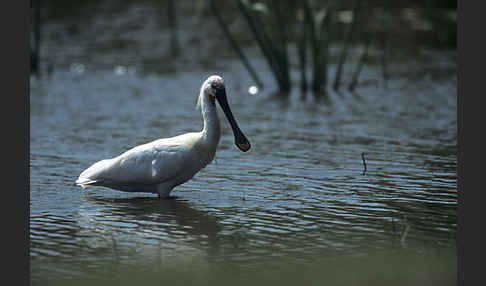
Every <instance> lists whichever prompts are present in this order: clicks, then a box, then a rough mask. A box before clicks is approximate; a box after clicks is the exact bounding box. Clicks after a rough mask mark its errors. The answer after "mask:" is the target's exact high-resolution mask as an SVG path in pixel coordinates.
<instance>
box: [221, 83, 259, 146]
mask: <svg viewBox="0 0 486 286" xmlns="http://www.w3.org/2000/svg"><path fill="white" fill-rule="evenodd" d="M216 99H217V100H218V102H219V105H220V106H221V108H222V109H223V112H224V114H225V115H226V118H227V119H228V121H229V123H230V125H231V128H232V129H233V134H234V135H235V145H236V147H238V148H239V149H240V150H241V151H243V152H246V151H248V150H250V147H251V145H250V141H248V139H246V137H245V135H244V134H243V132H242V131H241V130H240V128H239V127H238V123H236V120H235V118H234V116H233V113H232V112H231V109H230V107H229V104H228V99H227V98H226V90H225V89H224V88H218V89H217V90H216Z"/></svg>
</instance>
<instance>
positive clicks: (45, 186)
mask: <svg viewBox="0 0 486 286" xmlns="http://www.w3.org/2000/svg"><path fill="white" fill-rule="evenodd" d="M436 59H437V60H436V61H435V63H434V65H433V66H432V68H436V69H438V70H439V71H440V65H444V64H445V65H447V64H451V63H448V62H447V59H448V58H447V57H443V56H442V55H441V54H439V53H438V54H437V55H436ZM222 62H223V64H221V66H218V67H209V68H199V69H192V70H191V71H187V70H185V71H183V72H175V73H163V74H157V73H150V72H145V73H142V72H139V71H137V70H136V69H135V68H133V67H131V66H127V67H123V66H116V65H114V68H106V67H105V66H102V67H99V66H98V67H94V66H93V65H91V64H90V63H85V64H84V65H83V66H80V65H79V64H78V65H71V66H69V67H65V68H59V69H56V70H54V71H53V72H52V74H50V75H49V76H48V77H45V78H42V79H38V78H35V77H33V78H32V79H31V88H30V91H31V94H30V111H31V114H30V259H31V280H32V284H33V285H51V284H50V283H55V282H56V281H64V280H63V279H68V280H69V279H74V280H71V282H72V281H77V280H76V279H98V280H99V279H105V280H99V281H110V282H116V283H118V282H120V281H122V282H123V281H125V280H123V279H124V278H127V277H131V276H132V275H131V274H133V277H137V275H139V276H140V275H142V276H144V275H147V277H150V279H153V280H155V281H159V280H160V279H162V278H161V277H162V276H163V275H167V274H168V273H172V274H173V275H175V276H176V277H178V278H177V279H183V280H181V281H185V280H184V279H189V278H191V279H192V278H194V279H195V280H197V279H202V278H201V277H203V278H205V279H209V278H208V277H213V275H216V276H221V277H225V275H228V276H231V274H228V273H260V272H261V271H262V265H265V267H268V268H266V269H276V268H278V267H280V266H282V265H291V266H289V267H290V268H286V269H293V270H295V269H298V270H295V271H298V272H299V273H304V272H305V271H304V269H308V268H305V267H312V265H316V263H317V265H322V264H324V265H326V269H327V272H325V273H333V272H335V273H341V272H340V271H341V270H340V269H341V268H340V267H338V265H340V264H339V261H341V262H342V261H354V260H353V259H354V258H355V257H361V258H362V257H368V258H369V257H371V258H370V259H371V260H372V261H373V263H374V264H372V265H376V268H378V269H387V266H388V265H399V266H397V268H400V271H402V272H400V273H402V274H403V273H408V272H407V271H411V272H413V273H415V274H416V273H419V272H420V270H417V269H415V268H414V267H415V265H419V266H424V265H426V267H428V268H427V269H428V272H427V271H426V273H430V276H427V275H425V276H427V277H428V279H429V280H427V279H425V280H424V279H421V278H420V277H419V278H416V279H417V281H422V282H423V281H428V282H429V283H428V285H432V284H437V285H439V284H441V283H443V282H444V281H445V282H447V283H449V284H451V285H453V284H454V283H455V277H456V276H455V271H456V268H455V259H456V256H455V251H456V231H457V224H456V218H457V172H456V168H457V139H456V134H457V132H456V128H457V123H456V79H455V75H450V74H445V75H444V76H443V77H440V78H439V79H437V78H436V77H434V76H427V75H425V76H421V77H420V79H419V80H417V79H410V78H407V77H395V78H393V79H392V80H391V81H390V82H389V83H388V89H384V88H382V87H381V86H378V87H377V86H376V85H375V84H365V85H363V86H361V87H359V88H358V93H357V94H349V93H345V92H344V93H342V94H337V93H333V92H331V93H330V94H329V99H328V100H327V101H326V102H317V101H316V100H314V99H313V98H312V95H310V94H309V95H308V97H307V99H305V100H301V98H300V95H299V94H298V92H297V90H296V91H295V92H294V93H293V94H292V95H291V97H290V99H288V100H281V99H279V98H277V97H275V96H274V95H272V88H273V86H272V81H271V78H270V77H269V75H267V76H266V78H265V82H266V87H267V88H266V89H264V90H263V91H260V92H258V93H256V94H253V93H249V92H248V88H249V87H250V86H252V84H253V83H252V81H251V79H250V78H249V77H248V75H247V74H246V72H245V70H243V69H242V67H241V65H240V64H239V63H238V62H236V61H233V60H230V59H226V60H223V61H222ZM256 64H257V65H260V66H261V67H262V69H264V67H265V65H264V62H263V60H262V61H260V62H259V61H256ZM452 64H454V63H452ZM437 66H439V68H437ZM363 72H364V74H363V77H362V79H363V82H367V80H368V82H373V80H374V79H376V78H379V75H380V70H379V69H378V68H376V69H374V68H368V69H367V71H366V72H365V71H363ZM213 73H217V74H220V75H222V76H223V78H224V79H225V83H226V86H227V92H228V99H229V102H230V105H231V107H232V110H233V113H234V115H235V117H236V119H237V121H238V123H239V125H240V127H241V129H242V130H243V132H244V133H245V135H246V136H247V138H248V139H249V140H250V142H251V144H252V149H251V150H250V151H249V152H247V153H242V152H240V151H239V150H238V149H237V148H236V146H234V144H233V136H232V133H231V129H230V126H229V124H228V122H227V121H226V120H225V117H224V116H223V114H222V112H221V110H220V112H219V114H220V119H221V120H222V132H223V134H222V138H221V141H220V145H219V148H218V151H217V155H216V161H215V162H213V163H212V164H210V165H208V166H207V167H206V168H205V169H203V170H202V171H200V172H199V173H198V174H197V175H196V176H195V177H194V178H193V179H192V180H191V181H189V182H187V183H185V184H183V185H181V186H179V187H177V188H175V190H174V191H173V192H172V193H171V195H172V196H173V198H172V199H170V200H162V201H161V200H159V199H158V198H157V197H156V195H152V194H143V193H142V194H140V193H139V194H130V193H123V192H118V191H114V190H110V189H107V188H102V187H94V188H88V189H86V190H82V189H81V188H80V187H77V186H75V185H74V181H75V180H76V178H77V177H78V175H79V174H80V173H81V171H83V170H84V169H85V168H87V167H88V166H90V165H91V164H92V163H93V162H95V161H97V160H100V159H104V158H109V157H113V156H116V155H118V154H120V153H122V152H123V151H125V150H127V149H128V148H131V147H134V146H136V145H139V144H142V143H146V142H149V141H151V140H155V139H158V138H162V137H170V136H174V135H178V134H181V133H184V132H190V131H199V130H200V129H201V128H202V119H201V115H200V111H199V110H197V109H196V100H197V93H198V90H199V87H200V84H201V83H202V82H203V80H204V79H205V78H206V77H207V76H208V75H210V74H213ZM294 76H295V78H296V79H297V78H298V76H296V75H294ZM362 153H365V155H364V156H365V160H366V172H365V173H364V174H363V170H364V165H363V161H362V157H361V154H362ZM404 253H406V255H404ZM380 255H385V256H386V257H387V259H381V258H379V257H381V256H380ZM407 255H408V256H407ZM376 257H378V258H376ZM404 257H412V258H410V259H409V260H407V259H406V258H404ZM373 258H375V259H373ZM402 258H403V259H405V261H408V262H411V263H408V264H407V265H402V264H399V263H398V262H397V261H399V260H400V259H402ZM336 259H338V260H336ZM339 259H344V260H339ZM346 259H350V260H346ZM335 261H338V263H335ZM355 264H356V263H355ZM292 265H293V266H292ZM296 265H299V266H296ZM306 265H307V266H306ZM345 265H347V266H346V267H348V268H349V269H348V270H350V271H351V272H353V271H358V272H360V271H361V272H362V274H363V276H364V277H368V276H367V275H369V274H370V273H371V272H372V271H371V270H370V269H369V267H371V266H364V265H366V264H364V265H354V264H353V263H349V264H348V263H346V264H345ZM353 265H354V266H353ZM431 265H433V266H431ZM272 267H274V268H272ZM282 267H283V266H282ZM295 267H297V268H295ZM389 267H390V269H391V268H392V267H391V266H389ZM417 267H418V266H417ZM184 269H191V270H190V274H188V273H186V272H184V271H183V270H184ZM311 269H312V268H311ZM363 269H364V270H363ZM407 269H409V270H407ZM368 270H370V271H368ZM422 270H423V269H422ZM127 271H128V272H127ZM259 271H260V272H259ZM342 271H344V270H342ZM393 271H397V269H394V270H393ZM393 271H392V273H394V272H393ZM127 273H129V274H127ZM174 273H175V274H174ZM178 274H181V275H179V276H177V275H178ZM341 274H342V275H341V276H340V277H341V279H346V276H347V274H346V273H345V272H344V273H341ZM124 275H125V276H124ZM336 275H338V274H336ZM385 276H386V275H385ZM120 277H121V278H120ZM133 277H131V278H133ZM181 277H182V278H181ZM188 277H189V278H188ZM379 277H381V278H383V276H379ZM431 277H432V278H431ZM422 278H423V277H422ZM106 279H107V280H106ZM117 279H118V280H117ZM147 279H148V278H147ZM390 279H391V278H390ZM440 279H443V280H440ZM379 280H380V279H379ZM117 281H118V282H117ZM175 281H176V280H175ZM197 281H200V280H197ZM204 281H212V280H204ZM262 281H264V280H262ZM289 281H290V280H289ZM338 281H341V280H339V279H338ZM380 281H383V280H382V279H381V280H380ZM385 281H387V280H385ZM389 281H393V280H389ZM125 282H126V281H125ZM179 282H180V281H179ZM233 282H235V281H233ZM253 282H254V281H253ZM395 282H396V281H395ZM176 284H177V283H176ZM395 284H396V283H395ZM60 285H62V284H60ZM81 285H82V284H81Z"/></svg>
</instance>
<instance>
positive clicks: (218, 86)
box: [211, 82, 223, 90]
mask: <svg viewBox="0 0 486 286" xmlns="http://www.w3.org/2000/svg"><path fill="white" fill-rule="evenodd" d="M211 87H212V88H214V89H216V90H221V89H223V84H222V83H220V82H212V83H211Z"/></svg>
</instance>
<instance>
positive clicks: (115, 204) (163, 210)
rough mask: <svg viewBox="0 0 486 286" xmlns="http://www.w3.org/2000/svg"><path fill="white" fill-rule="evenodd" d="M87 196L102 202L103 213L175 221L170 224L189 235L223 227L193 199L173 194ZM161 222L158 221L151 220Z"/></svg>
mask: <svg viewBox="0 0 486 286" xmlns="http://www.w3.org/2000/svg"><path fill="white" fill-rule="evenodd" d="M86 200H87V201H89V202H92V203H95V204H96V205H98V206H102V207H101V208H99V209H98V211H99V212H101V213H102V214H103V215H104V216H111V217H112V218H114V219H116V220H118V219H119V220H120V221H123V220H124V218H128V219H130V220H131V221H132V222H133V221H138V222H142V223H143V222H153V223H163V224H164V225H165V224H166V223H168V222H170V221H172V222H175V224H173V225H171V227H175V228H177V229H183V230H184V231H185V232H187V233H188V234H190V235H197V236H200V235H205V236H207V237H209V238H214V237H216V235H217V233H218V232H219V231H220V230H221V226H220V224H219V222H218V219H217V218H216V217H214V216H213V215H211V214H209V213H208V212H205V211H202V210H198V209H196V208H194V207H192V206H191V204H190V203H188V202H186V201H184V200H181V199H179V198H178V197H175V196H173V197H170V198H169V199H165V200H160V199H158V198H156V197H131V198H105V197H98V196H93V197H90V196H87V197H86ZM150 225H155V226H159V227H160V225H159V224H150Z"/></svg>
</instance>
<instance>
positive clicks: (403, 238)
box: [400, 224, 410, 247]
mask: <svg viewBox="0 0 486 286" xmlns="http://www.w3.org/2000/svg"><path fill="white" fill-rule="evenodd" d="M409 229H410V225H409V224H407V226H406V227H405V230H404V231H403V233H402V237H401V238H400V243H401V244H402V247H405V239H406V238H407V234H408V230H409Z"/></svg>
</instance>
